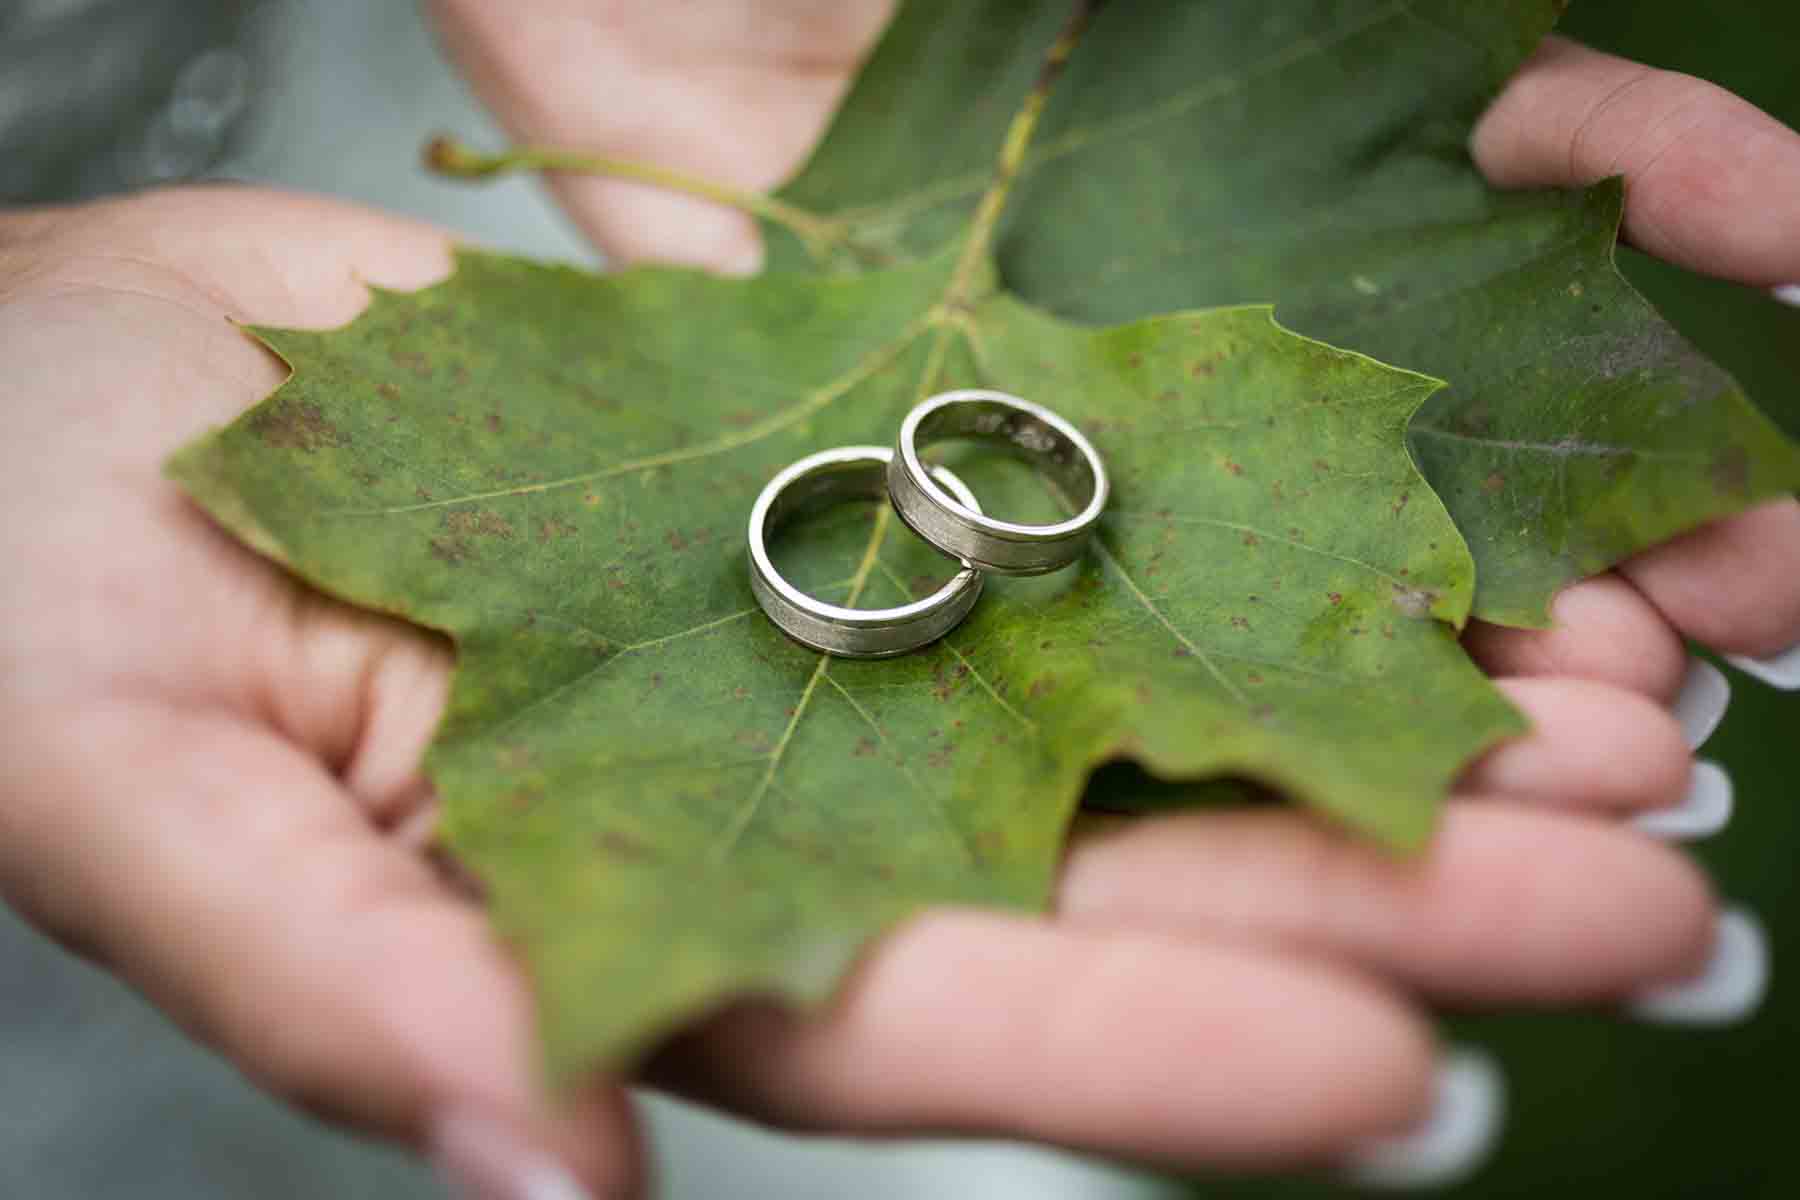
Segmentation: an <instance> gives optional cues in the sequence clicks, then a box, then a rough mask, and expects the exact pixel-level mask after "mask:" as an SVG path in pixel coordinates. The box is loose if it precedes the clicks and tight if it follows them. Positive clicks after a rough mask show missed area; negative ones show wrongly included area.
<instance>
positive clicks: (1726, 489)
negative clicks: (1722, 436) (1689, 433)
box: [1706, 446, 1750, 496]
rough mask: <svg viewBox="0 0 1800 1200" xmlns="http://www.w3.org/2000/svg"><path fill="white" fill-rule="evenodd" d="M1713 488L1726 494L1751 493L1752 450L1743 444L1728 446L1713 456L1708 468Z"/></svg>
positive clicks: (1707, 474) (1708, 476)
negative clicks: (1745, 447)
mask: <svg viewBox="0 0 1800 1200" xmlns="http://www.w3.org/2000/svg"><path fill="white" fill-rule="evenodd" d="M1706 476H1707V478H1708V479H1710V480H1712V485H1713V490H1714V491H1716V492H1718V493H1719V494H1721V495H1725V496H1748V495H1749V494H1750V452H1749V451H1748V450H1746V449H1744V447H1742V446H1728V447H1726V448H1725V449H1723V450H1721V451H1719V453H1718V454H1716V455H1714V456H1713V460H1712V464H1711V465H1710V466H1708V467H1707V468H1706Z"/></svg>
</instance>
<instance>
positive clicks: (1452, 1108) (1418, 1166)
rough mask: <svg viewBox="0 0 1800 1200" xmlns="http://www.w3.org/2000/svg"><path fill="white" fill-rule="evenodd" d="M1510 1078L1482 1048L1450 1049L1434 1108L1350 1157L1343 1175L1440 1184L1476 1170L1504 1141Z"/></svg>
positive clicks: (1393, 1183) (1370, 1182)
mask: <svg viewBox="0 0 1800 1200" xmlns="http://www.w3.org/2000/svg"><path fill="white" fill-rule="evenodd" d="M1505 1117H1506V1077H1505V1075H1503V1074H1501V1071H1500V1064H1498V1063H1496V1062H1495V1061H1494V1060H1493V1059H1492V1058H1491V1057H1489V1056H1488V1055H1487V1054H1484V1053H1483V1052H1481V1051H1479V1050H1472V1049H1469V1048H1467V1047H1459V1048H1456V1049H1452V1050H1451V1051H1449V1052H1448V1053H1447V1054H1445V1055H1444V1058H1443V1061H1442V1062H1440V1063H1439V1064H1438V1073H1437V1083H1436V1094H1435V1096H1434V1097H1433V1099H1432V1104H1431V1113H1430V1115H1429V1116H1427V1117H1426V1118H1425V1122H1424V1124H1422V1125H1420V1126H1419V1128H1418V1129H1416V1130H1414V1131H1413V1132H1412V1133H1406V1134H1401V1135H1400V1136H1398V1137H1392V1138H1384V1139H1382V1140H1381V1141H1379V1142H1373V1143H1370V1144H1369V1145H1367V1146H1364V1147H1362V1148H1361V1149H1360V1150H1357V1151H1356V1152H1355V1153H1353V1154H1352V1155H1351V1156H1350V1160H1349V1161H1348V1162H1347V1163H1346V1164H1345V1166H1344V1176H1345V1178H1346V1179H1347V1180H1348V1181H1349V1182H1351V1183H1353V1184H1356V1185H1358V1186H1361V1187H1379V1188H1427V1187H1441V1186H1443V1185H1445V1184H1450V1183H1455V1182H1458V1181H1459V1180H1462V1179H1466V1178H1468V1177H1469V1176H1470V1175H1473V1174H1474V1173H1475V1171H1476V1169H1477V1168H1478V1167H1480V1166H1481V1164H1482V1163H1484V1162H1486V1161H1487V1158H1488V1155H1489V1154H1490V1153H1492V1152H1493V1149H1494V1146H1495V1145H1496V1144H1497V1143H1498V1142H1499V1140H1500V1128H1501V1126H1502V1125H1503V1124H1504V1122H1505Z"/></svg>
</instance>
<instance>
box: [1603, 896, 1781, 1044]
mask: <svg viewBox="0 0 1800 1200" xmlns="http://www.w3.org/2000/svg"><path fill="white" fill-rule="evenodd" d="M1768 987H1769V939H1768V935H1767V934H1765V933H1764V932H1763V928H1762V923H1761V922H1760V921H1758V920H1757V919H1756V917H1755V915H1754V914H1752V913H1751V912H1750V911H1749V910H1747V909H1742V908H1728V909H1726V910H1725V911H1724V912H1722V913H1720V914H1719V929H1718V933H1717V934H1716V935H1715V936H1714V939H1713V951H1712V957H1711V958H1709V959H1708V960H1707V963H1706V966H1705V968H1704V969H1703V970H1702V971H1701V972H1700V974H1698V975H1696V976H1694V978H1692V979H1689V980H1686V981H1684V982H1681V983H1674V984H1669V985H1668V986H1666V987H1660V988H1657V989H1655V990H1654V991H1651V992H1646V993H1645V994H1644V995H1642V996H1639V997H1638V998H1637V999H1636V1000H1635V1001H1633V1002H1632V1004H1631V1014H1632V1015H1633V1016H1635V1017H1637V1018H1638V1019H1639V1020H1643V1021H1653V1022H1657V1023H1662V1024H1669V1025H1730V1024H1733V1023H1734V1022H1737V1021H1741V1020H1743V1019H1744V1018H1746V1017H1748V1016H1749V1015H1750V1014H1752V1013H1754V1012H1755V1011H1756V1009H1757V1007H1758V1006H1759V1005H1760V1004H1762V998H1763V993H1764V992H1766V991H1767V990H1768Z"/></svg>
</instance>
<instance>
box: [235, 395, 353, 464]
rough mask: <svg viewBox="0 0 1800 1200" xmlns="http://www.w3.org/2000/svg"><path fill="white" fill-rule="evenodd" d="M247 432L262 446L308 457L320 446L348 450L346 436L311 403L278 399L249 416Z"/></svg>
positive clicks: (348, 440)
mask: <svg viewBox="0 0 1800 1200" xmlns="http://www.w3.org/2000/svg"><path fill="white" fill-rule="evenodd" d="M250 432H251V433H254V434H255V435H256V436H257V437H259V438H261V439H262V441H263V444H264V445H267V446H275V447H278V448H280V449H284V450H300V451H303V452H305V453H307V454H311V453H312V452H313V451H315V450H317V449H318V448H319V447H321V446H330V447H334V448H335V447H338V446H348V445H349V444H350V438H349V435H347V434H345V433H344V432H343V430H341V429H339V428H338V427H337V426H336V425H333V424H332V423H331V422H330V421H328V420H326V419H325V413H324V411H323V410H321V409H320V408H319V406H318V405H316V404H314V403H313V402H312V401H310V400H283V399H282V398H281V397H279V396H277V397H276V398H275V399H273V400H271V401H269V403H267V404H265V405H263V406H262V407H260V408H257V409H255V410H253V411H252V412H251V414H250Z"/></svg>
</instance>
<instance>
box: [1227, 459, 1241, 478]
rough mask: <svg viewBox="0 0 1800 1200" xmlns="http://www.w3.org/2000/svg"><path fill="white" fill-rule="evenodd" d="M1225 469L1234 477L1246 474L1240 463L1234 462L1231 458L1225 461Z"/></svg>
mask: <svg viewBox="0 0 1800 1200" xmlns="http://www.w3.org/2000/svg"><path fill="white" fill-rule="evenodd" d="M1225 469H1226V470H1227V471H1230V472H1231V473H1232V474H1233V475H1242V474H1243V473H1244V468H1243V467H1242V466H1241V465H1239V464H1238V463H1235V462H1232V461H1231V460H1230V459H1229V458H1228V459H1226V460H1225Z"/></svg>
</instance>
